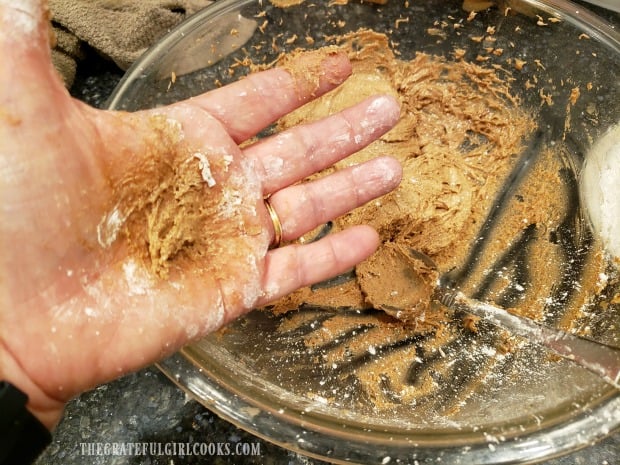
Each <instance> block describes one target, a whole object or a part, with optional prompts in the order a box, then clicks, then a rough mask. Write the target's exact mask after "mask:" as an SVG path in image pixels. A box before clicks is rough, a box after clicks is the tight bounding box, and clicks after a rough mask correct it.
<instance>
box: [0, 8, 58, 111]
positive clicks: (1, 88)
mask: <svg viewBox="0 0 620 465" xmlns="http://www.w3.org/2000/svg"><path fill="white" fill-rule="evenodd" d="M0 31H1V32H0V56H1V57H2V61H3V63H2V66H1V67H0V117H2V116H4V117H7V115H10V116H11V119H12V120H13V122H14V123H15V122H16V121H21V120H24V119H26V118H28V117H30V116H32V114H38V112H40V111H44V112H46V113H47V112H49V110H46V107H49V106H50V105H49V98H50V97H53V98H58V97H59V96H63V97H66V96H67V92H66V90H65V88H64V85H63V82H62V79H61V78H60V76H59V75H58V73H57V72H56V71H55V69H54V67H53V66H52V60H51V42H52V38H53V35H52V30H51V26H50V13H49V9H48V7H47V2H46V1H45V0H21V1H19V2H15V1H11V0H0ZM14 96H19V98H14ZM9 123H10V121H9Z"/></svg>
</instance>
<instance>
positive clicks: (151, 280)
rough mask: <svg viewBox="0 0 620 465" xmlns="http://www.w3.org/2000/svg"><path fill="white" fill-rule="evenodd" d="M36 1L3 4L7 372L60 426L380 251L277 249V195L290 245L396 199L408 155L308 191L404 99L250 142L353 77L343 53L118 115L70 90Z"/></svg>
mask: <svg viewBox="0 0 620 465" xmlns="http://www.w3.org/2000/svg"><path fill="white" fill-rule="evenodd" d="M9 3H10V2H9ZM24 5H25V6H24V7H23V9H22V11H18V10H16V9H13V8H14V7H11V6H6V2H0V57H1V58H2V61H3V66H2V67H1V68H0V198H1V201H2V204H1V205H2V208H1V209H0V247H1V250H2V254H1V256H0V377H1V378H2V379H5V380H8V381H10V382H12V383H13V384H15V385H17V386H18V387H19V388H20V389H22V390H23V391H25V392H27V393H28V395H29V397H30V402H29V408H30V409H31V411H32V412H33V413H35V415H37V416H38V417H39V418H40V419H41V420H42V421H43V422H44V423H45V424H46V425H48V426H49V427H51V426H53V425H54V424H55V422H56V421H57V420H58V419H59V417H60V415H61V413H62V408H63V405H64V403H65V402H66V401H67V400H68V399H70V398H71V397H72V396H75V395H76V394H78V393H79V392H81V391H83V390H85V389H88V388H91V387H93V386H95V385H96V384H98V383H101V382H105V381H107V380H110V379H112V378H114V377H116V376H120V375H121V374H123V373H126V372H128V371H130V370H135V369H138V368H140V367H142V366H145V365H147V364H149V363H151V362H153V361H155V360H157V359H160V358H162V357H164V356H166V355H168V354H170V353H172V352H173V351H176V350H177V349H179V348H180V347H181V346H183V345H184V344H186V343H187V342H189V341H191V340H195V339H197V338H200V337H202V336H204V335H205V334H207V333H209V332H211V331H214V330H216V329H217V328H219V327H221V326H222V325H224V324H226V323H227V322H229V321H231V320H232V319H234V318H236V317H237V316H239V315H241V314H243V313H244V312H247V311H249V310H250V309H252V308H254V307H256V306H260V305H264V304H266V303H268V302H269V301H271V300H274V299H277V298H279V297H281V296H283V295H285V294H287V293H289V292H291V291H293V290H295V289H297V288H299V287H301V286H306V285H310V284H312V283H315V282H318V281H321V280H323V279H326V278H328V277H331V276H333V275H336V274H338V273H341V272H343V271H345V270H347V269H349V268H351V267H352V266H354V265H355V264H356V263H358V262H359V261H361V260H363V259H364V258H366V257H367V256H369V255H370V254H371V253H372V252H373V251H374V250H375V248H376V247H377V246H378V236H377V234H376V233H375V232H374V230H372V229H371V228H369V227H365V226H359V227H355V228H351V229H349V230H346V231H343V232H341V233H338V234H334V235H328V236H327V237H325V238H324V239H322V240H321V241H318V242H316V243H312V244H307V245H287V246H284V247H281V248H274V249H269V245H270V243H271V242H272V241H273V237H274V230H273V224H272V220H271V219H270V216H269V214H268V212H267V210H266V208H265V204H264V201H263V198H264V197H265V196H270V203H271V205H273V207H274V209H275V211H276V212H277V215H278V216H279V218H280V219H281V221H282V229H283V239H284V240H285V241H290V240H293V239H295V238H297V237H299V236H300V235H302V234H304V233H305V232H307V231H309V230H311V229H313V228H314V227H316V226H317V225H320V224H322V223H324V222H325V221H327V220H329V219H331V218H334V217H336V216H338V215H340V214H342V213H344V212H346V211H348V210H350V209H352V208H354V207H356V206H359V205H361V204H363V203H365V202H367V201H369V200H371V199H372V198H375V197H377V196H380V195H382V194H384V193H386V192H388V191H390V190H391V189H393V188H394V187H396V185H397V184H398V183H399V181H400V175H401V171H400V166H399V165H398V163H397V162H396V161H395V160H393V159H391V158H379V159H376V160H373V161H370V162H368V163H365V164H363V165H359V166H352V167H350V168H347V169H343V170H340V171H337V172H335V173H334V174H332V175H330V176H328V177H326V178H322V179H320V180H316V181H313V182H308V183H303V184H299V183H297V181H300V180H302V179H303V178H305V177H307V176H308V175H310V174H311V173H313V172H315V171H317V170H320V169H322V168H324V167H327V166H329V165H331V164H333V163H334V162H336V161H337V160H340V159H342V158H343V157H346V156H347V155H348V154H351V153H352V152H355V151H357V150H358V149H360V148H361V147H363V146H364V145H366V144H368V143H370V142H372V141H373V140H374V139H375V138H377V137H379V136H380V135H381V134H383V133H384V132H385V131H387V130H388V129H389V128H390V127H391V126H392V125H393V124H395V122H396V121H397V119H398V117H399V108H398V104H397V103H396V102H395V101H394V100H393V99H392V98H390V97H382V96H380V97H376V98H372V99H369V100H367V101H364V102H362V103H360V104H358V105H356V106H354V107H352V108H350V109H348V110H346V111H344V112H342V113H340V114H336V115H334V116H331V117H329V118H327V119H325V120H322V121H318V122H316V123H312V124H307V125H304V126H299V127H295V128H293V129H290V130H287V131H286V132H282V133H279V134H276V135H274V136H272V137H269V138H265V139H262V140H259V141H257V142H255V143H252V144H247V145H244V148H240V146H239V144H241V143H243V142H244V141H247V140H248V139H250V138H251V137H252V136H254V135H255V134H257V133H258V132H259V131H260V130H262V129H263V128H264V127H265V126H267V125H269V124H270V123H272V122H273V121H275V120H277V119H278V118H279V117H280V116H282V115H284V114H286V113H287V112H290V111H291V110H293V109H294V108H296V107H298V106H300V105H301V104H303V103H304V102H306V101H308V100H310V99H311V98H313V97H315V96H317V95H320V94H322V93H324V92H326V91H328V90H330V89H331V88H333V87H335V86H336V85H337V84H339V83H340V82H342V81H343V80H344V79H346V77H347V76H348V75H349V74H350V72H351V68H350V64H349V62H348V60H347V58H346V57H345V56H344V55H341V54H332V55H329V56H326V57H324V58H323V59H322V60H321V61H320V65H316V66H315V72H316V73H315V75H312V76H308V78H307V79H302V78H300V77H299V76H293V75H292V74H290V73H289V72H287V71H286V70H284V69H273V70H269V71H265V72H262V73H258V74H254V75H252V76H250V77H248V78H245V79H243V80H241V81H239V82H237V83H235V84H232V85H229V86H227V87H223V88H221V89H218V90H215V91H212V92H208V93H206V94H204V95H202V96H199V97H196V98H194V99H190V100H187V101H184V102H180V103H177V104H175V105H172V106H169V107H166V108H158V109H155V110H151V111H143V112H138V113H120V112H109V111H101V110H95V109H93V108H90V107H88V106H86V105H84V104H82V103H80V102H78V101H75V100H73V99H71V98H70V97H69V96H68V95H67V94H66V92H65V91H64V89H63V86H62V83H61V82H60V80H59V79H58V77H57V76H56V75H55V73H54V71H53V69H52V67H51V65H50V60H49V46H48V43H47V24H46V21H45V20H44V18H43V13H42V11H43V10H42V8H41V7H40V5H38V2H36V1H33V0H29V1H27V2H25V3H24ZM31 26H32V27H31ZM315 58H316V57H312V56H306V57H301V58H300V59H299V60H301V61H300V62H298V63H297V65H303V66H305V67H310V69H312V68H311V67H312V66H313V65H312V63H315V62H316V59H315ZM352 244H354V245H352Z"/></svg>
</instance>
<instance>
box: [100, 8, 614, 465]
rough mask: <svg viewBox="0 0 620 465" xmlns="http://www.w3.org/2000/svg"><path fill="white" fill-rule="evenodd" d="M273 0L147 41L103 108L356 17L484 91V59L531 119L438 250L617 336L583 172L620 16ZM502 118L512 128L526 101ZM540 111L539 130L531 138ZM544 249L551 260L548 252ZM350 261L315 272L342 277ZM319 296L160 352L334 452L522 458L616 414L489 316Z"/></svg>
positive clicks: (480, 278)
mask: <svg viewBox="0 0 620 465" xmlns="http://www.w3.org/2000/svg"><path fill="white" fill-rule="evenodd" d="M277 3H280V2H274V3H271V2H269V1H267V0H240V1H238V0H234V1H233V0H220V1H217V2H215V3H214V4H213V5H212V6H210V7H208V8H206V9H205V10H203V11H202V12H200V13H198V14H197V15H195V16H193V17H192V18H190V19H189V20H187V21H186V22H185V23H183V24H182V25H181V26H180V27H178V28H176V29H175V30H174V31H172V32H171V33H170V34H168V35H167V36H166V37H165V38H164V39H163V40H161V41H160V42H159V43H158V44H157V45H156V46H155V47H154V48H152V49H151V50H150V51H148V52H147V53H146V54H145V55H144V56H143V57H142V58H141V59H140V60H139V61H138V62H137V63H136V64H135V65H134V66H133V67H132V68H131V69H130V70H129V71H128V73H127V75H126V76H125V77H124V78H123V80H122V82H121V83H120V84H119V86H118V88H117V89H116V91H115V93H114V94H113V96H112V97H111V100H110V103H109V108H110V109H114V110H128V111H133V110H139V109H144V108H153V107H157V106H161V105H165V104H168V103H171V102H175V101H178V100H181V99H185V98H188V97H191V96H194V95H198V94H200V93H202V92H205V91H208V90H210V89H213V88H215V87H217V86H220V85H223V84H226V83H228V82H231V81H234V80H237V79H239V78H240V77H242V76H243V75H244V74H246V73H248V72H250V71H251V69H255V68H254V67H252V66H250V65H249V63H251V64H252V65H253V66H258V67H260V66H261V65H264V66H267V65H268V64H270V63H273V62H274V61H275V60H276V59H277V58H278V57H279V55H280V54H281V53H282V52H288V51H291V50H293V49H296V48H298V47H301V48H304V49H313V48H318V47H320V46H322V45H327V44H333V43H334V42H335V41H337V39H335V38H334V37H342V36H343V35H344V34H347V33H349V32H353V31H357V30H358V29H360V28H366V29H369V30H373V31H376V32H379V33H383V34H385V35H386V36H387V38H388V39H387V41H386V43H387V44H389V47H390V49H391V50H392V51H394V53H395V56H396V57H397V58H398V59H399V60H403V61H408V60H413V59H415V57H416V56H419V54H420V53H423V54H425V56H428V57H431V59H432V60H433V62H436V63H443V64H442V65H441V66H447V68H443V69H444V71H443V72H442V73H439V75H438V78H437V80H438V81H437V82H439V83H440V84H442V85H443V84H444V83H447V84H450V83H451V79H456V78H454V77H453V75H452V74H450V70H451V69H452V68H450V67H451V66H452V65H453V64H454V63H461V65H463V64H464V65H463V66H465V67H468V69H470V70H471V69H475V70H476V71H475V72H473V74H470V75H467V76H465V77H463V76H461V77H460V78H459V79H460V80H461V81H462V82H467V83H468V84H471V85H474V87H476V86H477V87H476V88H477V89H478V90H479V91H480V92H482V93H484V92H489V88H488V87H484V85H486V84H484V83H485V82H487V81H485V80H484V79H486V78H484V79H482V78H481V79H482V80H480V79H478V78H476V76H478V77H480V76H486V77H489V76H493V79H495V77H496V78H497V79H499V81H501V83H502V86H500V87H501V89H504V90H505V89H508V91H507V92H505V93H502V92H503V91H500V87H493V86H491V88H493V89H495V90H491V91H490V92H491V93H493V92H495V91H497V92H498V93H499V94H501V95H496V96H495V97H496V98H498V99H500V100H506V101H508V100H510V101H511V102H512V105H514V106H515V107H517V108H518V110H519V111H520V113H519V114H520V115H521V116H524V115H525V116H527V117H528V118H530V121H531V122H532V125H531V127H529V129H528V131H529V132H528V133H524V134H522V136H523V137H522V139H523V143H522V145H520V149H519V151H517V152H516V153H514V154H513V155H512V158H511V160H510V164H509V169H508V170H507V171H504V172H502V173H501V174H497V175H496V176H495V177H493V178H492V177H488V178H487V179H486V180H484V181H483V182H489V183H492V182H493V180H495V181H496V182H497V188H496V189H495V190H494V197H493V198H492V199H491V200H490V201H489V202H488V205H487V206H486V207H485V209H484V212H485V213H484V215H483V216H482V217H481V218H480V219H479V221H476V222H472V224H475V226H472V228H471V229H470V230H471V231H474V233H472V237H471V238H470V239H471V240H470V241H469V246H468V247H467V248H466V251H465V252H466V253H461V254H459V253H457V252H454V253H453V254H451V253H450V251H449V250H448V251H445V250H444V252H443V254H441V253H440V254H438V255H436V256H434V257H433V258H434V259H436V260H438V264H439V268H440V272H442V273H445V272H450V273H451V276H452V277H453V281H454V282H455V283H457V284H458V285H459V286H460V287H461V288H462V289H464V290H465V291H466V293H468V294H469V295H471V296H473V297H476V298H479V299H483V300H487V301H493V302H495V303H497V304H499V305H503V306H506V307H510V308H514V309H515V311H519V312H521V313H524V314H527V315H528V316H530V317H532V318H535V319H537V320H539V321H540V322H542V323H544V324H547V325H551V326H557V327H561V328H564V329H567V330H570V331H573V332H575V333H578V334H583V335H586V336H588V337H590V338H592V339H595V340H599V341H601V342H604V343H607V344H610V345H616V346H617V345H620V335H619V332H618V327H619V325H620V305H619V302H620V298H619V291H620V286H619V285H618V266H617V260H614V259H613V257H610V256H609V255H608V254H606V252H605V251H604V249H603V248H602V246H601V243H600V242H601V241H600V240H599V238H598V237H597V235H596V233H594V232H593V231H592V229H591V226H590V224H589V222H588V216H587V212H585V211H584V208H583V207H582V203H581V199H580V192H579V175H580V171H581V167H582V164H583V162H584V160H585V159H586V158H587V156H588V152H589V150H590V148H591V147H592V146H593V145H594V143H595V142H596V141H597V140H598V139H599V138H600V137H601V136H602V135H603V134H604V133H605V132H606V131H607V130H608V129H609V128H611V127H612V126H614V125H615V124H617V123H618V121H620V83H619V80H618V77H617V76H619V75H620V35H619V34H618V32H616V31H615V30H614V28H613V27H612V26H611V25H609V24H608V23H606V22H605V21H603V20H601V19H600V18H598V17H597V16H595V15H593V14H591V13H589V12H588V11H587V10H585V9H583V8H581V7H577V6H575V5H574V4H571V3H570V2H569V1H564V0H545V1H543V0H509V1H499V2H493V1H490V2H465V4H469V5H470V7H469V9H470V10H471V9H472V8H471V5H474V9H477V8H476V7H480V10H479V11H477V12H472V11H465V10H464V9H463V1H462V0H411V1H405V0H398V1H396V0H388V1H387V2H378V1H377V2H357V1H353V0H351V1H348V2H339V1H333V2H310V1H306V2H299V1H298V2H289V3H296V4H294V5H292V6H288V7H286V8H283V7H280V6H276V5H275V4H277ZM381 3H385V4H381ZM461 65H459V66H461ZM410 71H411V69H410ZM409 76H410V75H409ZM406 77H407V76H405V78H406ZM477 79H478V81H476V80H477ZM499 81H498V82H499ZM476 82H478V84H476ZM472 83H474V84H472ZM504 85H505V86H506V87H503V86H504ZM474 94H475V93H474ZM474 94H472V95H474ZM449 97H450V96H449ZM420 111H421V112H424V111H425V110H420ZM416 114H417V113H416V111H412V112H411V115H414V116H415V115H416ZM442 121H443V120H442V118H438V119H437V124H438V125H439V126H441V125H442V124H443V122H442ZM513 123H514V124H513ZM502 124H504V128H505V129H504V130H505V131H506V137H508V134H509V133H510V131H511V127H512V126H513V125H516V120H515V121H512V120H510V119H508V120H506V121H504V122H503V123H502ZM280 127H281V126H278V125H274V127H272V128H269V129H268V130H266V131H265V133H264V134H262V135H267V134H269V133H272V132H273V131H277V130H279V128H280ZM535 127H538V128H540V129H541V130H542V136H541V140H540V141H539V142H540V143H538V144H536V145H535V147H533V148H532V147H530V148H529V149H528V142H527V141H528V140H530V139H531V138H532V135H531V134H532V133H533V132H534V128H535ZM429 131H430V133H433V134H435V133H434V132H433V131H435V129H434V128H430V129H429ZM468 131H469V132H467V140H466V141H465V140H464V142H463V143H462V144H461V145H459V146H458V147H457V151H459V152H462V153H463V154H468V153H470V152H471V151H474V150H478V149H479V148H480V147H482V146H485V144H486V143H487V142H488V140H486V136H485V135H484V133H483V132H484V131H481V132H480V133H479V134H473V135H472V131H471V130H468ZM470 136H471V137H470ZM383 142H384V143H386V144H388V145H387V147H389V143H391V142H390V141H389V140H384V141H383ZM400 142H402V141H400ZM465 142H467V143H465ZM428 143H432V141H430V142H429V141H427V144H428ZM541 170H542V171H541ZM541 173H543V174H544V176H543V175H541ZM428 174H429V175H430V176H431V177H432V176H435V177H437V176H439V175H438V174H436V173H434V172H433V170H429V173H428ZM538 193H540V195H538ZM541 198H542V199H545V198H552V199H553V201H549V202H547V203H545V201H542V207H541V206H539V207H537V208H539V209H540V211H542V212H543V213H544V212H546V213H547V214H548V216H549V217H553V218H554V219H553V220H549V222H545V221H540V222H537V221H535V220H528V218H527V216H528V211H529V210H528V209H529V208H530V207H531V206H532V205H533V203H532V202H535V201H537V200H539V199H541ZM401 207H402V204H401ZM524 212H525V213H524ZM518 215H521V216H518ZM509 224H510V225H513V226H511V227H507V226H506V225H509ZM515 224H517V225H518V226H516V227H515V226H514V225H515ZM330 227H333V224H330V225H326V227H325V228H324V230H322V231H320V234H324V233H328V230H329V228H330ZM506 228H508V229H506ZM511 228H512V229H511ZM427 252H428V251H427ZM428 253H430V252H428ZM545 254H551V255H552V256H553V260H551V261H548V262H545V261H543V262H541V261H540V260H541V259H540V257H541V256H544V255H545ZM392 271H394V270H389V269H388V270H387V272H388V273H390V272H392ZM354 278H355V274H354V273H349V274H347V275H343V276H341V277H339V278H337V279H335V280H330V281H329V282H326V283H322V284H320V285H318V286H315V287H313V289H312V290H310V291H309V292H310V293H311V294H312V295H315V294H316V295H321V294H322V293H329V292H332V295H333V294H336V295H337V294H338V293H339V292H341V290H342V289H345V288H346V286H349V285H350V283H351V282H352V280H354ZM343 292H344V291H343ZM317 302H318V303H317ZM325 302H326V301H325V300H318V301H316V300H312V299H307V300H305V301H303V303H302V304H300V305H296V306H294V309H293V310H290V309H289V310H290V311H278V312H276V311H273V309H271V310H270V309H259V310H255V311H253V312H251V313H250V314H248V315H247V316H245V317H243V318H241V319H239V320H238V321H236V322H234V323H233V324H231V325H229V326H228V327H226V328H225V329H224V330H222V331H220V332H218V333H216V334H212V335H210V336H209V337H206V338H205V339H203V340H201V341H199V342H197V343H195V344H192V345H190V346H188V347H186V348H184V349H183V350H182V351H180V352H179V353H177V354H176V355H174V356H173V357H170V358H169V359H166V360H164V361H163V362H161V363H160V368H161V369H162V370H163V372H164V373H166V374H167V375H168V376H169V377H170V378H171V379H172V380H173V381H175V382H176V383H177V384H178V385H179V386H181V387H182V388H183V389H185V390H186V391H187V392H189V393H191V395H193V396H194V397H196V398H197V399H198V400H199V401H200V402H202V403H203V404H204V405H205V406H207V407H208V408H210V409H212V410H213V411H214V412H216V413H217V414H219V415H220V416H222V417H223V418H225V419H227V420H229V421H231V422H232V423H234V424H236V425H237V426H239V427H241V428H243V429H246V430H248V431H250V432H252V433H254V434H256V435H258V436H261V437H263V438H265V439H267V440H270V441H272V442H274V443H276V444H279V445H280V446H282V447H285V448H288V449H292V450H296V451H299V452H301V453H304V454H307V455H311V456H314V457H318V458H322V459H324V460H329V461H332V462H342V463H344V462H346V463H351V462H360V463H382V464H387V463H416V464H423V463H437V462H438V461H441V462H442V463H450V464H477V465H480V464H490V463H497V464H500V463H525V462H528V463H529V462H535V461H539V460H543V459H545V458H550V457H554V456H558V455H562V454H564V453H567V452H569V451H572V450H575V449H577V448H581V447H585V446H587V445H589V444H592V443H593V442H595V441H597V440H599V439H601V438H603V437H605V436H607V435H609V434H610V433H611V432H613V431H614V430H615V429H617V428H618V426H619V425H620V395H619V393H618V391H617V390H615V389H614V388H612V387H610V386H609V385H607V384H605V383H604V382H602V381H600V380H599V379H598V378H596V377H595V376H594V375H592V374H590V373H589V372H587V371H584V370H583V369H580V368H578V367H575V366H573V365H572V364H571V363H569V362H567V361H565V360H558V359H557V358H554V357H553V356H551V355H550V354H549V353H547V352H545V351H544V350H542V349H541V348H539V347H537V346H536V345H533V344H529V343H528V342H527V341H523V340H520V339H518V338H515V337H512V336H510V335H508V334H506V333H505V332H503V331H502V330H500V329H498V328H496V327H494V326H492V325H490V324H488V323H486V322H484V321H478V322H476V321H475V320H471V319H470V318H469V317H468V316H467V315H463V314H459V313H458V312H447V311H445V309H444V313H443V316H444V317H445V319H444V321H443V322H442V323H441V325H439V327H437V326H435V327H434V328H432V329H430V330H428V329H427V330H424V331H422V330H420V328H419V327H416V325H411V322H409V323H408V324H404V323H402V322H401V321H400V320H397V319H394V318H393V317H392V316H390V315H388V314H386V313H384V312H382V311H378V310H374V309H372V308H367V306H363V308H362V307H360V306H355V305H340V304H333V305H327V304H325ZM432 309H433V310H437V304H436V303H434V304H433V307H432ZM437 311H439V310H437ZM416 321H418V322H420V321H422V320H421V319H420V317H419V315H418V318H417V320H416ZM422 326H423V325H422Z"/></svg>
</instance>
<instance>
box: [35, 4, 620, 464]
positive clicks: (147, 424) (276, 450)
mask: <svg viewBox="0 0 620 465" xmlns="http://www.w3.org/2000/svg"><path fill="white" fill-rule="evenodd" d="M584 5H586V4H585V3H584ZM592 9H593V10H595V11H597V12H598V13H599V14H601V15H602V16H604V17H606V18H608V19H610V20H612V21H613V22H614V23H615V24H618V25H619V27H620V15H617V14H614V13H610V12H606V11H604V10H601V9H596V8H592ZM121 76H122V72H121V71H120V70H119V69H117V68H115V67H114V66H113V65H110V64H109V63H107V62H105V61H103V60H101V59H100V58H98V57H97V56H96V55H95V54H94V53H93V54H91V56H89V58H88V59H87V61H86V63H84V64H82V65H81V67H80V69H79V70H78V77H77V80H76V83H75V85H74V86H73V88H72V90H71V91H72V94H73V95H74V96H75V97H77V98H79V99H81V100H83V101H85V102H87V103H89V104H91V105H93V106H97V107H101V106H103V105H104V104H105V101H106V99H107V97H108V96H109V95H110V93H111V92H112V90H113V88H114V87H115V85H116V84H117V83H118V81H119V80H120V78H121ZM106 443H107V444H112V443H155V444H162V445H164V444H167V443H168V444H169V443H177V444H193V443H206V444H210V449H209V451H207V452H213V454H210V453H207V454H205V455H191V456H190V455H186V456H182V455H176V454H175V455H173V456H167V455H154V456H146V455H141V454H131V455H97V454H96V451H95V450H94V449H93V447H95V446H94V445H95V444H101V445H103V444H106ZM89 444H90V446H89ZM237 445H240V446H241V449H240V450H245V451H246V452H251V454H249V455H232V454H229V453H228V452H229V451H230V452H234V451H235V449H237ZM218 446H219V449H218ZM89 447H90V449H89ZM253 454H255V455H253ZM323 463H324V462H322V461H319V460H315V459H311V458H307V457H304V456H301V455H298V454H296V453H293V452H290V451H287V450H285V449H282V448H280V447H278V446H275V445H273V444H270V443H269V442H266V441H263V440H261V439H258V438H256V437H255V436H253V435H251V434H249V433H246V432H245V431H243V430H240V429H238V428H236V427H235V426H233V425H232V424H230V423H228V422H226V421H224V420H222V419H220V418H218V417H217V416H216V415H214V414H213V413H211V412H210V411H209V410H207V409H206V408H204V407H203V406H201V405H200V404H199V403H198V402H196V401H194V400H191V399H189V398H188V397H187V396H186V395H185V394H184V393H183V392H182V391H181V390H179V389H178V388H177V387H176V386H175V385H174V384H173V383H172V382H170V381H169V380H168V379H167V378H166V377H165V376H164V375H163V374H162V373H161V372H159V370H157V369H156V368H154V367H149V368H146V369H144V370H142V371H139V372H137V373H134V374H130V375H128V376H125V377H123V378H121V379H119V380H116V381H114V382H111V383H108V384H105V385H102V386H99V387H98V388H96V389H94V390H93V391H90V392H87V393H84V394H83V395H81V396H80V397H78V398H76V399H74V400H73V401H71V402H70V403H69V404H68V406H67V408H66V412H65V415H64V418H63V419H62V421H61V423H60V424H59V425H58V427H57V429H56V430H55V432H54V437H53V442H52V444H51V445H50V446H49V447H48V449H47V450H46V451H45V452H44V454H43V455H42V456H41V457H40V458H39V460H38V462H37V465H77V464H93V465H97V464H101V465H102V464H105V465H112V464H114V465H138V464H140V465H151V464H152V465H181V464H237V465H239V464H241V465H243V464H265V465H269V464H287V465H302V464H304V465H319V464H323ZM582 464H583V465H617V464H620V432H616V433H615V434H613V435H611V436H610V437H608V438H607V439H605V440H604V441H602V442H600V443H598V444H595V445H593V446H590V447H588V448H586V449H583V450H580V451H577V452H574V453H572V454H570V455H568V456H564V457H561V458H556V459H552V460H548V461H546V462H544V465H582Z"/></svg>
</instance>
